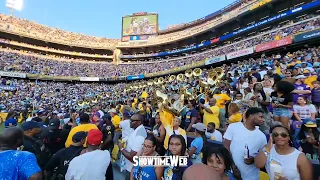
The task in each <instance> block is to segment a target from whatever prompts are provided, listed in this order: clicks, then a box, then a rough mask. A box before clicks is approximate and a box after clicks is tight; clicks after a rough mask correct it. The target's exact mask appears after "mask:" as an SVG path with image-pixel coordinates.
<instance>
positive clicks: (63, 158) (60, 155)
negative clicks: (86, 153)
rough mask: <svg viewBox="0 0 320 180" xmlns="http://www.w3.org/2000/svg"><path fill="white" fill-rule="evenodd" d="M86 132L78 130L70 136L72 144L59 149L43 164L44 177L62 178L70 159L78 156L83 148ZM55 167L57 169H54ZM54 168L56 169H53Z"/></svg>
mask: <svg viewBox="0 0 320 180" xmlns="http://www.w3.org/2000/svg"><path fill="white" fill-rule="evenodd" d="M86 137H87V133H86V132H84V131H79V132H77V133H75V134H74V135H73V137H72V144H71V145H70V146H69V147H68V148H63V149H60V150H59V151H58V152H57V153H55V154H54V155H53V156H52V158H51V159H50V160H49V162H48V163H47V164H46V166H45V168H44V169H45V175H46V179H50V177H51V179H64V177H65V175H66V173H67V170H68V167H69V163H70V161H71V160H72V159H73V158H75V157H77V156H79V155H80V153H81V151H82V150H83V144H84V143H85V140H86ZM56 168H57V169H56ZM55 169H56V170H55Z"/></svg>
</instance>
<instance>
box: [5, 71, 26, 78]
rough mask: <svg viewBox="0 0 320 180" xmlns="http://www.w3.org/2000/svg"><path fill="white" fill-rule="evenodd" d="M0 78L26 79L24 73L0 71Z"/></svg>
mask: <svg viewBox="0 0 320 180" xmlns="http://www.w3.org/2000/svg"><path fill="white" fill-rule="evenodd" d="M0 76H7V77H17V78H26V77H27V74H26V73H17V72H6V71H0Z"/></svg>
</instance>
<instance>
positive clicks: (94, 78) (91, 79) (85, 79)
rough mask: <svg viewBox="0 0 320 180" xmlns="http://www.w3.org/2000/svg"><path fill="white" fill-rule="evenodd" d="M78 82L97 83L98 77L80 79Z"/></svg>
mask: <svg viewBox="0 0 320 180" xmlns="http://www.w3.org/2000/svg"><path fill="white" fill-rule="evenodd" d="M80 81H90V82H91V81H99V77H80Z"/></svg>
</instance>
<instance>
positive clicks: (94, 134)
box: [87, 129, 103, 146]
mask: <svg viewBox="0 0 320 180" xmlns="http://www.w3.org/2000/svg"><path fill="white" fill-rule="evenodd" d="M102 136H103V135H102V132H101V131H100V130H98V129H91V130H90V131H89V132H88V138H87V144H88V145H91V146H97V145H100V144H101V141H102Z"/></svg>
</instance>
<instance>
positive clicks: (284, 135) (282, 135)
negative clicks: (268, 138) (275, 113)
mask: <svg viewBox="0 0 320 180" xmlns="http://www.w3.org/2000/svg"><path fill="white" fill-rule="evenodd" d="M279 135H280V136H281V137H283V138H287V137H289V134H288V133H285V132H281V133H277V132H274V133H272V136H273V137H278V136H279Z"/></svg>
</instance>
